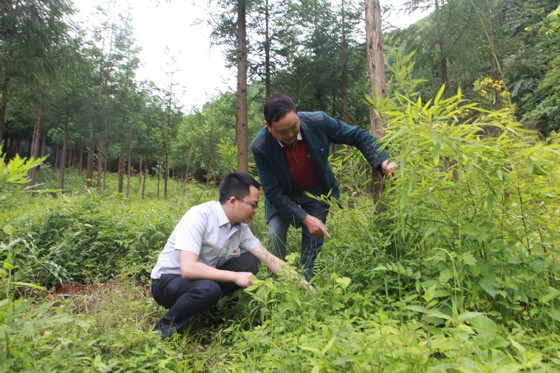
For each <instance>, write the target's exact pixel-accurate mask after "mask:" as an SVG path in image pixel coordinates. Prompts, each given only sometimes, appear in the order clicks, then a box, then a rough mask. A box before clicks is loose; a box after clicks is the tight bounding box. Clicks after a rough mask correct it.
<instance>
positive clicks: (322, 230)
mask: <svg viewBox="0 0 560 373" xmlns="http://www.w3.org/2000/svg"><path fill="white" fill-rule="evenodd" d="M301 222H302V223H303V224H305V226H306V227H307V230H309V233H311V235H312V236H315V237H321V236H325V237H328V238H331V235H330V234H329V230H328V229H327V227H326V226H325V224H323V222H322V221H321V220H320V219H317V218H316V217H315V216H312V215H307V216H306V217H305V218H303V220H302V221H301Z"/></svg>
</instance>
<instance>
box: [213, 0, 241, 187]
mask: <svg viewBox="0 0 560 373" xmlns="http://www.w3.org/2000/svg"><path fill="white" fill-rule="evenodd" d="M237 4H238V9H237V126H236V136H237V170H238V171H242V172H248V171H249V129H248V125H247V122H248V108H247V68H248V62H247V27H246V19H245V16H246V14H245V11H246V4H245V0H239V1H238V3H237ZM208 172H210V170H208ZM207 183H208V180H207Z"/></svg>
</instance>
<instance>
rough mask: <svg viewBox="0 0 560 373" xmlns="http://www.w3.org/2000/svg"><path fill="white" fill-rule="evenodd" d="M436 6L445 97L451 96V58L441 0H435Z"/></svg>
mask: <svg viewBox="0 0 560 373" xmlns="http://www.w3.org/2000/svg"><path fill="white" fill-rule="evenodd" d="M434 2H435V6H436V28H437V30H438V45H439V53H440V68H441V81H442V83H443V85H444V87H445V88H444V90H443V97H444V98H449V97H451V93H450V82H449V69H448V65H449V59H448V58H447V49H446V46H445V34H444V29H443V25H442V22H441V16H442V14H441V8H440V6H439V0H434Z"/></svg>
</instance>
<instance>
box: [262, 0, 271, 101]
mask: <svg viewBox="0 0 560 373" xmlns="http://www.w3.org/2000/svg"><path fill="white" fill-rule="evenodd" d="M264 22H265V25H264V27H265V42H264V70H265V75H264V98H265V101H266V100H268V99H269V98H270V96H271V95H272V93H271V87H270V86H271V82H270V81H271V76H270V75H271V74H270V48H271V45H272V43H271V40H270V8H269V3H268V0H265V15H264Z"/></svg>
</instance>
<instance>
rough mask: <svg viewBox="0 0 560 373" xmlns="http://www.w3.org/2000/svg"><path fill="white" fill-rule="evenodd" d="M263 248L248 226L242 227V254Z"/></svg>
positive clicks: (243, 225)
mask: <svg viewBox="0 0 560 373" xmlns="http://www.w3.org/2000/svg"><path fill="white" fill-rule="evenodd" d="M260 246H261V241H259V239H258V238H257V237H255V235H254V234H253V232H252V231H251V229H250V228H249V226H248V225H247V224H242V226H241V242H240V243H239V248H240V249H241V251H242V252H244V253H245V252H248V251H251V250H253V249H256V248H258V247H260Z"/></svg>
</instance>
